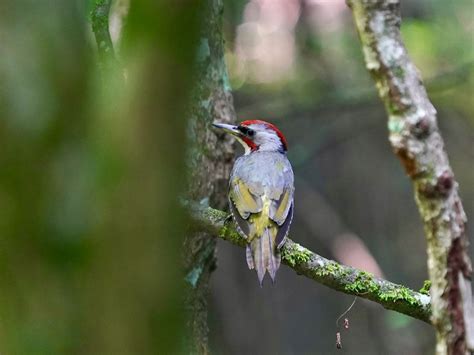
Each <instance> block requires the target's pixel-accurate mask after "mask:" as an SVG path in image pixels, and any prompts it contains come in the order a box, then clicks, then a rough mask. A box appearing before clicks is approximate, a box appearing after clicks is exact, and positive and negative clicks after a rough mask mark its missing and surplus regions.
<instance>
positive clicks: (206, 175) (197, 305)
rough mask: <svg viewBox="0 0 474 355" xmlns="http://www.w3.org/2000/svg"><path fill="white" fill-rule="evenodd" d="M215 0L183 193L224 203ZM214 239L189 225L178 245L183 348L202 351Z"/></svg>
mask: <svg viewBox="0 0 474 355" xmlns="http://www.w3.org/2000/svg"><path fill="white" fill-rule="evenodd" d="M222 11H223V3H222V1H221V0H207V1H206V6H205V9H204V12H203V14H202V18H203V19H204V20H203V21H202V30H201V38H200V41H199V46H198V49H197V53H196V54H195V55H196V68H195V73H196V76H195V77H194V82H195V83H196V84H195V87H194V90H193V91H192V94H191V98H190V106H189V108H188V115H189V125H188V155H187V165H188V171H189V176H188V187H189V190H188V197H189V198H191V199H193V200H198V201H201V202H202V203H203V204H209V203H211V204H212V205H215V206H219V207H220V208H223V207H224V206H225V204H226V195H227V185H226V184H227V176H228V175H229V172H230V168H231V161H232V157H233V153H232V147H231V142H230V140H229V138H228V137H225V136H223V135H221V134H217V133H216V132H215V131H214V130H213V129H212V126H211V123H212V122H213V121H221V122H228V123H230V122H233V121H234V120H235V113H234V109H233V103H232V94H231V91H230V86H229V84H228V78H227V70H226V65H225V61H224V40H223V35H222ZM215 245H216V239H215V238H213V236H212V235H210V234H209V233H207V232H203V231H190V233H189V234H188V236H187V237H186V240H185V243H184V247H183V251H184V257H183V260H184V269H185V273H186V276H185V281H186V283H187V291H186V307H187V317H188V321H187V328H188V331H189V332H190V334H189V335H190V336H189V337H188V344H187V351H188V352H190V353H193V354H207V353H208V352H209V349H208V340H207V338H208V325H207V298H208V294H209V280H210V276H211V273H212V271H213V270H214V269H215V267H216V257H215Z"/></svg>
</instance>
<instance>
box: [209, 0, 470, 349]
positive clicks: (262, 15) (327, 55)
mask: <svg viewBox="0 0 474 355" xmlns="http://www.w3.org/2000/svg"><path fill="white" fill-rule="evenodd" d="M228 3H231V4H226V5H228V6H227V8H226V13H225V18H226V31H227V32H226V34H227V50H228V52H227V63H228V65H229V68H230V77H231V81H232V84H233V88H234V97H235V107H236V111H237V115H238V118H239V120H244V119H254V118H258V119H259V118H261V119H265V120H269V121H271V122H274V123H276V124H277V125H278V126H279V127H280V128H281V129H282V131H283V132H284V133H285V135H286V137H287V139H288V143H289V158H290V160H291V161H292V164H293V167H294V172H295V176H296V195H295V203H296V210H295V218H294V220H293V224H292V228H291V232H290V237H291V238H292V239H293V240H295V241H297V242H299V243H301V244H303V245H304V246H306V247H308V248H310V249H311V250H313V251H315V252H317V253H319V254H321V255H323V256H325V257H328V258H334V259H336V260H338V261H340V262H343V263H345V264H349V265H353V266H356V267H358V268H361V269H364V270H369V271H371V272H373V273H375V274H379V275H383V277H385V278H387V279H388V280H390V281H392V282H396V283H400V284H404V285H406V286H408V287H410V288H413V289H415V290H418V289H420V288H421V287H422V285H423V281H424V280H425V279H428V275H427V268H426V250H425V240H424V235H423V229H422V224H421V220H420V217H419V214H418V211H417V207H416V204H415V201H414V197H413V190H412V186H411V183H410V181H409V179H408V178H407V177H406V176H405V174H404V171H403V168H402V166H401V164H400V163H399V162H398V160H397V158H396V157H395V156H394V154H393V153H392V152H391V148H390V145H389V142H388V139H387V137H388V134H387V119H386V115H385V111H384V109H383V106H382V104H381V102H380V101H379V99H378V97H377V96H376V91H375V88H374V85H373V83H372V81H371V78H370V77H369V74H368V72H367V71H366V69H365V66H364V62H363V57H362V54H361V51H360V47H359V41H358V38H357V34H356V33H355V30H354V26H353V23H352V18H351V14H350V11H349V10H348V8H347V7H346V6H345V3H344V1H339V0H333V1H288V0H285V1H283V0H282V1H277V0H273V1H264V0H252V1H248V2H247V1H240V2H239V1H233V2H228ZM402 14H403V23H402V34H403V39H404V41H405V44H406V46H407V48H408V52H409V54H410V56H411V58H412V59H413V60H414V62H415V64H416V65H417V66H418V68H419V69H420V71H421V73H422V77H423V79H424V81H425V84H426V86H427V89H428V92H429V95H430V98H431V99H432V101H433V103H434V105H435V106H436V108H437V110H438V120H439V126H440V128H441V132H442V134H443V137H444V139H445V142H446V148H447V150H448V155H449V157H450V161H451V165H452V167H453V169H454V172H455V174H456V178H457V180H458V182H459V184H460V194H461V197H462V199H463V202H464V207H465V210H466V213H467V215H468V217H470V216H472V215H473V213H474V189H473V186H474V184H473V182H474V119H473V117H474V115H473V114H474V106H473V102H472V94H473V75H474V66H473V63H474V62H473V61H474V51H473V37H472V36H473V29H474V27H473V26H474V3H473V2H472V1H454V2H446V1H434V0H433V1H431V0H430V1H427V0H424V1H402ZM236 149H237V150H238V151H239V154H240V153H241V151H240V147H237V146H236ZM468 233H469V235H470V238H471V240H472V237H473V234H472V228H469V229H468ZM471 255H472V246H471ZM211 285H212V307H211V312H210V315H211V316H210V317H211V335H210V339H211V342H212V344H213V347H214V349H215V351H216V353H221V354H333V353H334V354H335V353H341V354H343V353H347V354H431V353H432V351H433V344H434V331H433V329H432V328H431V327H430V326H429V325H427V324H424V323H422V322H420V321H418V320H414V319H411V318H409V317H406V316H404V315H401V314H398V313H395V312H391V311H386V310H384V309H383V308H382V307H381V306H379V305H376V304H373V303H370V302H367V301H364V300H358V301H357V302H356V304H355V306H354V308H353V309H352V311H351V312H350V313H349V316H348V318H349V320H350V324H351V325H350V329H349V331H342V341H343V350H336V348H335V340H336V331H337V328H336V324H335V321H336V319H337V318H338V316H339V315H340V314H341V313H342V312H344V311H345V309H346V308H347V307H348V306H349V305H350V304H351V302H352V300H353V297H352V296H347V295H344V294H341V293H338V292H335V291H333V290H331V289H328V288H326V287H324V286H321V285H319V284H317V283H315V282H313V281H310V280H307V279H306V278H304V277H299V276H297V275H296V274H295V273H294V272H293V271H292V270H291V269H289V268H287V267H285V266H283V267H282V268H281V269H280V271H279V274H278V279H277V283H276V285H274V286H272V285H271V283H270V282H269V280H267V282H266V284H265V285H264V287H263V289H261V288H260V287H259V286H258V283H257V280H256V276H255V275H254V273H253V272H250V271H249V270H247V266H246V263H245V255H244V251H243V250H241V249H240V248H236V247H234V246H232V245H230V244H229V243H226V242H222V241H219V243H218V269H217V271H216V272H215V274H214V278H213V280H212V284H211Z"/></svg>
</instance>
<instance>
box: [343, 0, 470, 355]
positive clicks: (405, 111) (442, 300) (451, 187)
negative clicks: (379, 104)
mask: <svg viewBox="0 0 474 355" xmlns="http://www.w3.org/2000/svg"><path fill="white" fill-rule="evenodd" d="M347 2H348V5H349V6H350V8H351V9H352V13H353V17H354V21H355V25H356V28H357V32H358V34H359V37H360V40H361V43H362V51H363V53H364V57H365V62H366V68H367V70H368V71H369V72H370V73H371V74H372V77H373V78H374V80H375V83H376V87H377V90H378V93H379V96H380V98H381V99H382V101H383V102H384V104H385V108H386V111H387V114H388V128H389V140H390V143H391V145H392V148H393V150H394V152H395V154H396V155H397V156H398V158H399V159H400V161H401V162H402V165H403V166H404V168H405V171H406V173H407V175H408V176H409V177H410V178H411V179H412V181H413V183H414V188H415V199H416V202H417V205H418V209H419V212H420V215H421V218H422V220H423V223H424V230H425V235H426V240H427V252H428V271H429V274H430V279H431V288H430V294H431V298H432V322H433V324H434V326H435V328H436V332H437V347H436V348H437V354H440V355H441V354H467V353H469V352H470V351H474V324H473V322H474V319H473V318H474V315H473V314H472V312H473V311H472V295H471V292H472V291H471V285H470V278H471V274H472V267H471V262H470V260H469V257H468V254H467V245H468V240H467V234H466V231H465V226H466V215H465V213H464V210H463V207H462V203H461V199H460V197H459V194H458V183H457V182H456V181H455V179H454V173H453V171H452V169H451V167H450V165H449V161H448V157H447V154H446V151H445V149H444V142H443V139H442V137H441V134H440V131H439V129H438V125H437V118H436V110H435V108H434V107H433V105H432V104H431V102H430V101H429V99H428V96H427V94H426V90H425V88H424V86H423V83H422V80H421V77H420V74H419V72H418V70H417V68H416V67H415V65H414V64H413V63H412V61H411V60H410V58H409V57H408V53H407V50H406V48H405V46H404V44H403V41H402V39H401V35H400V23H401V16H400V2H399V0H348V1H347ZM466 300H469V301H466Z"/></svg>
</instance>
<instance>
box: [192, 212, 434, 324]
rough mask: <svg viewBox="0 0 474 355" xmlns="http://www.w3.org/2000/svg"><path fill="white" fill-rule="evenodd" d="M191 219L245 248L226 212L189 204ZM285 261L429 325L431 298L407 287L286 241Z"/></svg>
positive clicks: (299, 271)
mask: <svg viewBox="0 0 474 355" xmlns="http://www.w3.org/2000/svg"><path fill="white" fill-rule="evenodd" d="M189 207H190V211H191V217H192V219H193V221H194V222H195V223H196V224H197V225H198V226H199V227H200V228H202V229H205V230H206V231H208V232H210V233H212V234H214V235H217V236H219V237H220V238H222V239H224V240H227V241H229V242H232V243H233V244H235V245H238V246H240V247H245V245H246V240H245V239H244V238H243V237H242V236H240V234H239V233H238V232H237V231H236V229H235V226H234V223H233V221H232V220H231V219H230V218H229V215H228V214H227V213H225V212H223V211H219V210H215V209H212V208H210V207H205V206H201V205H199V204H196V203H193V204H190V206H189ZM281 252H282V262H283V263H284V264H286V265H288V266H289V267H290V268H292V269H293V270H295V271H296V273H297V274H298V275H304V276H306V277H308V278H310V279H312V280H314V281H317V282H319V283H321V284H323V285H325V286H327V287H330V288H332V289H334V290H336V291H340V292H344V293H347V294H349V295H355V296H359V297H362V298H365V299H368V300H371V301H373V302H376V303H378V304H380V305H382V306H383V307H384V308H386V309H390V310H392V311H396V312H399V313H403V314H406V315H408V316H411V317H413V318H416V319H419V320H422V321H424V322H427V323H430V314H431V305H430V297H429V296H428V295H425V294H423V293H420V292H416V291H413V290H411V289H409V288H407V287H405V286H402V285H397V284H394V283H392V282H389V281H386V280H383V279H380V278H377V277H375V276H374V275H372V274H370V273H368V272H365V271H361V270H358V269H355V268H353V267H350V266H345V265H341V264H339V263H337V262H335V261H333V260H329V259H326V258H324V257H322V256H320V255H318V254H316V253H314V252H312V251H311V250H309V249H307V248H305V247H303V246H301V245H299V244H298V243H295V242H294V241H292V240H291V239H289V238H288V239H287V241H286V243H285V245H284V246H283V247H282V250H281Z"/></svg>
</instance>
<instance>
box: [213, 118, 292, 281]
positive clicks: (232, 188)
mask: <svg viewBox="0 0 474 355" xmlns="http://www.w3.org/2000/svg"><path fill="white" fill-rule="evenodd" d="M213 125H214V127H216V128H219V129H222V130H224V131H225V132H227V133H230V134H231V135H233V136H234V137H235V138H236V139H237V141H239V142H240V143H241V144H242V146H243V147H244V150H245V153H244V155H242V156H240V157H238V158H237V159H236V161H235V163H234V166H233V168H232V172H231V174H230V180H229V206H230V211H231V213H232V217H233V220H234V222H235V224H236V226H237V230H238V231H239V233H240V234H241V235H242V236H243V237H244V238H245V239H246V240H247V249H246V257H247V264H248V267H249V269H251V270H252V269H255V270H256V272H257V276H258V280H259V282H260V286H262V285H263V279H264V277H265V274H266V272H267V271H268V273H269V275H270V277H271V279H272V282H275V275H276V272H277V270H278V268H279V267H280V262H281V255H280V249H281V247H282V246H283V244H284V243H285V238H286V236H287V235H288V231H289V229H290V224H291V220H292V219H293V203H294V201H293V193H294V177H293V169H292V168H291V164H290V161H289V160H288V158H287V157H286V152H287V148H288V146H287V142H286V139H285V136H284V135H283V134H282V133H281V131H280V130H279V129H278V128H277V127H276V126H275V125H273V124H271V123H269V122H265V121H261V120H248V121H243V122H241V123H240V124H239V125H237V126H235V125H229V124H223V123H214V124H213Z"/></svg>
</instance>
